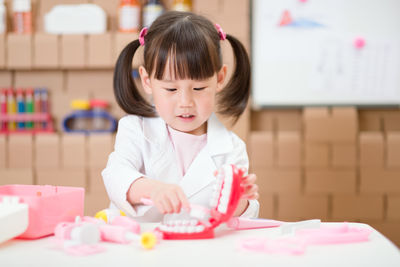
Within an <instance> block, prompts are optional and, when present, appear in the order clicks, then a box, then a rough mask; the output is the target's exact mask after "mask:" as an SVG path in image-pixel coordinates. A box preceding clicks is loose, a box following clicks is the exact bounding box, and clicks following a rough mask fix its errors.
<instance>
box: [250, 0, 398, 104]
mask: <svg viewBox="0 0 400 267" xmlns="http://www.w3.org/2000/svg"><path fill="white" fill-rule="evenodd" d="M252 72H253V77H252V99H253V106H254V107H256V108H257V107H268V106H274V107H276V106H305V105H400V1H399V0H303V1H301V0H253V2H252Z"/></svg>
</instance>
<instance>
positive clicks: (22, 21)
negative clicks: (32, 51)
mask: <svg viewBox="0 0 400 267" xmlns="http://www.w3.org/2000/svg"><path fill="white" fill-rule="evenodd" d="M12 11H13V31H14V32H15V33H32V7H31V0H13V9H12Z"/></svg>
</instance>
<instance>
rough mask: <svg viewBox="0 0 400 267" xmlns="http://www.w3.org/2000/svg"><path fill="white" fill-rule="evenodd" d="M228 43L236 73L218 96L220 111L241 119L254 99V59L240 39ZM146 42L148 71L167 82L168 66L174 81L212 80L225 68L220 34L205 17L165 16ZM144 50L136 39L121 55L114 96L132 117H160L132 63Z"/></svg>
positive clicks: (157, 21) (184, 14)
mask: <svg viewBox="0 0 400 267" xmlns="http://www.w3.org/2000/svg"><path fill="white" fill-rule="evenodd" d="M226 39H227V40H228V41H229V43H230V44H231V46H232V49H233V54H234V58H235V70H234V71H233V73H232V77H231V79H230V81H229V82H228V83H227V85H226V87H225V88H223V90H222V91H221V92H220V93H219V96H218V102H217V103H218V109H217V112H218V113H220V114H222V115H229V116H232V117H234V119H235V121H236V120H237V119H238V118H239V117H240V115H241V114H242V113H243V111H244V109H245V108H246V105H247V102H248V99H249V95H250V61H249V57H248V55H247V52H246V50H245V48H244V46H243V45H242V44H241V42H240V41H239V40H237V39H236V38H235V37H233V36H231V35H229V34H227V35H226ZM144 40H145V45H144V68H145V69H146V71H147V73H148V74H149V75H153V74H154V77H155V78H156V79H159V80H161V79H162V78H163V76H164V71H165V68H166V67H169V68H170V70H171V75H173V76H175V77H173V78H175V79H192V80H203V79H207V78H210V77H212V76H213V75H214V74H215V73H217V72H218V71H219V70H221V68H222V53H221V46H220V41H221V39H220V35H219V33H218V31H217V29H216V28H215V26H214V25H213V24H212V23H211V22H210V21H209V20H208V19H206V18H204V17H202V16H199V15H196V14H193V13H189V12H177V11H170V12H166V13H164V14H163V15H161V16H160V17H158V18H157V19H156V20H155V21H154V22H153V24H152V25H151V27H150V28H149V29H148V32H147V34H146V35H145V37H144ZM139 46H140V43H139V40H134V41H132V42H130V43H129V44H128V45H127V46H126V47H125V48H124V49H123V50H122V52H121V54H120V55H119V57H118V61H117V64H116V67H115V71H114V93H115V97H116V99H117V102H118V104H119V106H120V107H121V108H122V109H123V110H124V111H125V112H127V113H128V114H136V115H140V116H144V117H155V116H157V115H156V111H155V109H154V107H153V106H152V105H151V104H150V103H148V102H147V101H146V100H145V99H144V98H143V97H142V95H141V94H140V93H139V90H138V89H137V87H136V85H135V83H134V81H133V78H132V59H133V56H134V54H135V52H136V50H137V49H138V47H139ZM168 60H169V61H168ZM167 64H168V65H169V66H166V65H167Z"/></svg>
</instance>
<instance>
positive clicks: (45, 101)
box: [40, 88, 49, 129]
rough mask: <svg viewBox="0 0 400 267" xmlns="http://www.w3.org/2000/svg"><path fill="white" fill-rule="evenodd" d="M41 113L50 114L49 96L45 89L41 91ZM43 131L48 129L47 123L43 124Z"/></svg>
mask: <svg viewBox="0 0 400 267" xmlns="http://www.w3.org/2000/svg"><path fill="white" fill-rule="evenodd" d="M40 111H41V112H42V113H49V95H48V93H47V89H45V88H42V89H41V90H40ZM42 129H47V122H46V121H43V122H42Z"/></svg>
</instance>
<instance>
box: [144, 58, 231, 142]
mask: <svg viewBox="0 0 400 267" xmlns="http://www.w3.org/2000/svg"><path fill="white" fill-rule="evenodd" d="M166 66H169V64H166ZM139 73H140V77H141V80H142V84H143V88H144V90H145V92H146V93H148V94H151V95H152V96H153V102H154V105H155V108H156V110H157V113H158V115H159V116H160V117H161V118H162V119H163V120H164V121H165V122H166V123H167V124H168V125H169V126H170V127H172V128H173V129H175V130H178V131H181V132H185V133H190V134H194V135H201V134H204V133H206V132H207V120H208V118H209V117H210V116H211V114H212V112H213V111H214V106H215V96H216V93H217V92H219V91H221V89H222V85H223V83H224V80H225V76H226V66H225V65H224V66H223V67H222V68H221V70H220V71H219V72H218V73H216V74H214V76H212V77H210V78H208V79H206V80H200V81H197V80H176V79H174V75H171V73H170V71H169V68H168V67H167V68H166V70H165V75H164V78H163V79H162V80H157V79H155V78H154V76H153V75H152V76H151V77H149V75H148V73H147V71H146V70H145V69H144V67H143V66H141V67H140V68H139Z"/></svg>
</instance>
